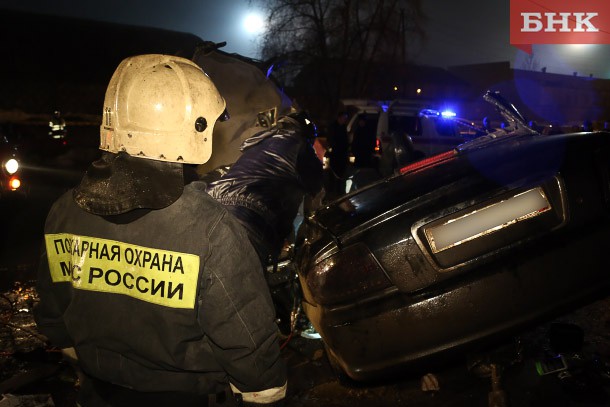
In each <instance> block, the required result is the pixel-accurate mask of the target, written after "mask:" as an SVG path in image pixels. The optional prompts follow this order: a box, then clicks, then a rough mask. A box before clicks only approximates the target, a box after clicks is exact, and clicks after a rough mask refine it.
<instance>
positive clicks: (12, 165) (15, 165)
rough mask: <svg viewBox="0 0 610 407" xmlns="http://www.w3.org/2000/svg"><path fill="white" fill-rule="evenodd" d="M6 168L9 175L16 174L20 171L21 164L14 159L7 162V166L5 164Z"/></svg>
mask: <svg viewBox="0 0 610 407" xmlns="http://www.w3.org/2000/svg"><path fill="white" fill-rule="evenodd" d="M4 168H6V172H8V173H9V174H14V173H16V172H17V170H18V169H19V162H17V160H15V159H14V158H11V159H10V160H8V161H7V162H6V164H4Z"/></svg>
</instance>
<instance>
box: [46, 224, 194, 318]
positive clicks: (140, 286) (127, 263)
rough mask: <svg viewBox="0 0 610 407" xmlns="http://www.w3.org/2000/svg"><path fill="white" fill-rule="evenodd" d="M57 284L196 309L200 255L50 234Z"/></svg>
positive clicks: (48, 241) (48, 240) (50, 256)
mask: <svg viewBox="0 0 610 407" xmlns="http://www.w3.org/2000/svg"><path fill="white" fill-rule="evenodd" d="M45 244H46V248H47V258H48V260H49V269H50V271H51V279H52V280H53V282H54V283H60V282H71V283H72V285H73V286H74V288H77V289H80V290H90V291H101V292H107V293H113V294H124V295H128V296H130V297H133V298H137V299H139V300H142V301H147V302H150V303H153V304H158V305H163V306H166V307H171V308H187V309H192V308H194V306H195V299H196V296H197V282H198V279H199V256H197V255H195V254H190V253H180V252H172V251H168V250H159V249H153V248H150V247H144V246H137V245H133V244H128V243H123V242H117V241H114V240H108V239H99V238H96V237H87V236H77V235H73V234H69V233H58V234H48V235H45Z"/></svg>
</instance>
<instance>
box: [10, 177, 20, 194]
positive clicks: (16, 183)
mask: <svg viewBox="0 0 610 407" xmlns="http://www.w3.org/2000/svg"><path fill="white" fill-rule="evenodd" d="M20 186H21V180H20V179H19V178H18V177H11V179H10V180H9V181H8V187H9V189H10V190H11V191H16V190H18V189H19V187H20Z"/></svg>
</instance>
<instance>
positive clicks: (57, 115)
mask: <svg viewBox="0 0 610 407" xmlns="http://www.w3.org/2000/svg"><path fill="white" fill-rule="evenodd" d="M49 136H51V138H54V139H63V138H64V137H65V136H66V121H65V120H64V118H63V117H62V116H61V112H60V111H59V110H55V111H54V112H53V116H52V117H51V120H49Z"/></svg>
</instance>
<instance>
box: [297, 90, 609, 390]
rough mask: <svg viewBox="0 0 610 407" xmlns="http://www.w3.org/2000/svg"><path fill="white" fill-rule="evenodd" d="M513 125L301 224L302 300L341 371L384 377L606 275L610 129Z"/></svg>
mask: <svg viewBox="0 0 610 407" xmlns="http://www.w3.org/2000/svg"><path fill="white" fill-rule="evenodd" d="M485 99H486V100H487V101H488V102H490V103H492V104H493V105H495V107H496V108H497V110H498V111H499V112H500V113H502V115H503V116H504V118H505V119H506V121H507V122H508V123H509V126H508V127H507V128H506V129H504V130H499V131H496V132H494V133H491V134H488V135H485V136H482V137H480V138H477V139H475V140H473V141H471V142H468V143H465V144H462V145H460V146H458V147H457V148H455V149H453V150H449V151H447V152H444V153H441V154H439V155H436V156H433V157H428V158H426V159H424V160H422V161H419V162H416V163H412V164H408V165H407V166H405V167H403V168H402V169H401V170H400V174H399V175H396V176H392V177H389V178H386V179H384V180H382V181H379V182H377V183H375V184H372V185H368V186H366V187H364V188H363V189H360V190H358V191H355V192H352V193H350V194H349V195H346V196H344V197H342V198H340V199H339V200H337V201H335V202H332V203H330V204H328V205H326V206H324V207H322V208H320V209H318V210H317V211H315V212H314V213H313V214H312V215H311V216H310V217H308V218H307V219H306V220H305V221H304V223H303V225H302V226H301V228H300V230H299V234H298V236H297V242H296V247H297V251H296V256H295V265H296V268H297V271H298V276H299V280H300V283H301V286H302V293H303V301H302V306H303V310H304V312H305V314H306V315H307V317H308V318H309V320H310V321H311V323H312V324H313V326H314V327H315V329H316V330H317V331H318V332H319V334H320V335H321V337H322V340H323V341H324V343H325V346H326V350H327V354H328V356H329V359H330V361H331V363H332V364H333V365H334V366H335V368H336V369H337V370H338V371H339V372H341V373H344V374H346V375H347V376H348V377H349V378H351V379H355V380H369V379H376V378H380V377H384V376H387V375H389V374H391V373H393V372H395V371H396V370H397V369H401V368H406V367H409V366H415V365H418V364H419V363H420V362H424V361H431V360H434V359H436V358H439V357H443V356H444V355H446V354H449V353H452V352H453V351H456V350H460V349H463V348H464V346H467V345H473V344H477V343H480V341H482V340H485V339H489V338H493V337H497V336H498V335H502V334H507V333H509V332H515V330H517V329H519V328H520V327H523V326H524V324H526V323H529V322H534V321H539V320H540V319H541V318H544V317H548V316H550V315H551V314H553V313H557V312H561V311H562V310H566V309H568V308H567V307H570V306H573V305H575V304H576V303H578V302H579V301H582V300H584V299H587V298H590V297H592V296H593V295H595V294H596V293H599V292H600V291H603V290H604V289H605V288H607V287H608V283H610V274H608V273H607V266H606V260H605V256H604V253H607V252H608V250H609V249H610V219H609V217H608V214H609V209H610V182H609V181H610V134H607V133H603V132H592V133H575V134H559V135H552V136H545V135H541V134H539V133H537V132H535V131H534V130H533V129H531V128H529V127H528V126H527V125H526V121H525V119H524V118H523V117H522V116H521V115H520V113H519V112H518V111H517V110H516V109H515V108H514V107H513V106H512V105H511V104H510V103H508V102H506V101H505V100H504V99H502V98H501V97H500V95H498V94H496V93H492V92H488V93H487V94H486V95H485Z"/></svg>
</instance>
